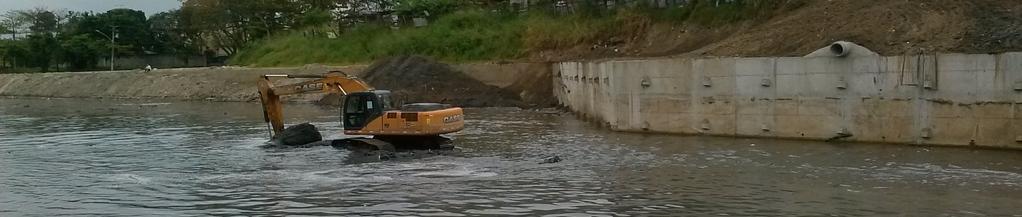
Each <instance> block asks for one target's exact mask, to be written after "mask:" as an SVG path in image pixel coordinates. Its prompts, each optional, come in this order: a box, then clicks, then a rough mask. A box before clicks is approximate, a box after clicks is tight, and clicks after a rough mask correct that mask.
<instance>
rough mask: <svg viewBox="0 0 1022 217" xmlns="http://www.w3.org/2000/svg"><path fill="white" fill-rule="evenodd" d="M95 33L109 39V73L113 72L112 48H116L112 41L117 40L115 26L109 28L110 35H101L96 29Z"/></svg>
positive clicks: (101, 32)
mask: <svg viewBox="0 0 1022 217" xmlns="http://www.w3.org/2000/svg"><path fill="white" fill-rule="evenodd" d="M96 32H98V33H99V34H102V35H103V36H106V37H107V38H109V39H110V71H113V70H114V48H115V47H116V44H115V43H116V42H115V41H114V40H115V39H117V26H110V35H107V34H106V33H103V31H99V30H98V29H97V30H96Z"/></svg>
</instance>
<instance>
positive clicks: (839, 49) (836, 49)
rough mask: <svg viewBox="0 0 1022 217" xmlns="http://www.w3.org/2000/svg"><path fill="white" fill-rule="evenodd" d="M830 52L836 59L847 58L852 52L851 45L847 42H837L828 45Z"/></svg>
mask: <svg viewBox="0 0 1022 217" xmlns="http://www.w3.org/2000/svg"><path fill="white" fill-rule="evenodd" d="M830 52H831V53H833V54H834V56H837V57H845V56H848V54H849V53H851V52H852V43H851V42H847V41H838V42H834V43H832V44H830Z"/></svg>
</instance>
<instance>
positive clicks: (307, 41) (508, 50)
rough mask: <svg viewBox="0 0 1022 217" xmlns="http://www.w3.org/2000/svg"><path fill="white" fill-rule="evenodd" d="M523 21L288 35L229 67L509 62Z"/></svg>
mask: <svg viewBox="0 0 1022 217" xmlns="http://www.w3.org/2000/svg"><path fill="white" fill-rule="evenodd" d="M522 24H523V21H522V20H521V19H518V18H516V17H513V16H507V15H499V14H497V15H494V14H488V13H487V12H483V11H479V10H468V11H459V12H456V13H453V14H450V15H447V16H444V17H442V18H440V19H439V20H437V21H435V22H434V23H432V24H431V25H430V26H429V27H428V28H402V29H400V30H393V29H391V28H389V27H386V26H383V25H359V26H357V27H354V28H353V29H351V30H349V31H347V32H345V33H343V34H340V35H339V36H338V37H337V38H335V39H330V38H327V37H321V36H306V34H305V33H306V32H305V31H302V32H291V33H288V34H286V35H283V36H279V37H271V38H267V39H264V40H262V41H259V42H256V43H254V44H255V46H252V47H249V48H248V49H244V50H242V52H240V53H239V54H238V55H237V56H235V58H234V59H233V60H234V61H233V62H232V63H234V64H240V65H255V66H294V65H302V64H307V63H358V62H367V61H371V60H372V59H374V58H377V57H385V56H392V55H398V54H422V55H430V56H437V57H443V58H444V59H447V60H454V61H459V60H477V59H496V58H513V57H517V56H519V55H520V54H521V50H520V46H508V45H516V44H521V34H520V33H521V31H520V30H521V29H522V28H523V25H522Z"/></svg>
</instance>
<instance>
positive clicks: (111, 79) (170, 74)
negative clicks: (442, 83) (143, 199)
mask: <svg viewBox="0 0 1022 217" xmlns="http://www.w3.org/2000/svg"><path fill="white" fill-rule="evenodd" d="M367 67H369V66H368V65H351V66H323V65H308V66H304V67H289V68H245V67H208V68H184V69H160V70H156V71H152V72H143V71H138V70H132V71H112V72H60V73H33V74H0V96H12V97H53V98H116V99H150V98H160V99H178V100H209V101H239V102H254V101H258V99H259V98H258V97H259V96H258V91H257V89H256V85H255V84H256V81H257V80H258V79H259V78H260V76H261V75H265V74H322V73H325V72H328V71H331V70H341V71H344V72H347V73H350V74H353V75H356V76H361V75H362V74H363V71H364V70H365V69H366V68H367ZM451 67H452V68H454V69H455V70H456V71H457V72H460V73H464V74H465V75H467V76H468V77H470V78H471V79H475V80H478V81H479V82H481V83H483V84H486V85H492V86H495V87H497V88H501V89H505V90H507V91H509V92H511V93H514V94H517V96H518V97H519V98H521V101H523V102H525V105H524V106H538V107H542V106H545V105H549V104H551V102H552V101H550V100H551V99H552V96H550V95H549V93H550V91H549V90H550V89H551V87H549V83H550V82H549V79H548V78H549V72H550V70H549V64H545V63H522V62H519V63H471V64H459V65H452V66H451ZM536 78H542V79H540V80H541V81H547V82H545V83H542V82H540V83H536V82H532V81H534V80H536ZM544 85H545V86H544ZM543 93H546V94H547V95H545V96H543V95H542V94H543ZM537 94H540V95H537ZM323 98H324V95H323V94H306V95H300V96H288V97H285V98H284V99H285V100H286V101H289V102H318V101H320V100H322V99H323ZM544 100H546V101H545V102H544Z"/></svg>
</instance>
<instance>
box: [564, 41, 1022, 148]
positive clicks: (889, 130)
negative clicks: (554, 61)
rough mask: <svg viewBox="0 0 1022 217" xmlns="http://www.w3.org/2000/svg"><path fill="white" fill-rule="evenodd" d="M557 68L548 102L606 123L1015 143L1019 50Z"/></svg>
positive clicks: (1021, 66) (1020, 119) (1020, 131)
mask: <svg viewBox="0 0 1022 217" xmlns="http://www.w3.org/2000/svg"><path fill="white" fill-rule="evenodd" d="M558 65H559V67H556V69H557V70H560V71H562V72H560V76H561V77H560V78H559V80H557V81H558V82H560V83H563V84H562V85H561V86H560V87H559V88H562V89H564V90H555V93H556V96H557V97H558V98H559V101H560V102H561V103H562V104H564V105H566V106H568V107H570V108H571V109H572V110H573V111H576V112H583V113H591V114H589V115H588V116H591V117H598V118H599V119H601V120H604V121H606V122H608V123H610V125H612V129H617V130H627V131H653V132H672V133H701V134H711V135H739V136H755V137H778V138H809V139H826V138H830V137H832V136H835V135H837V134H839V133H851V134H853V136H852V137H851V138H848V140H850V141H863V142H892V143H908V144H941V145H970V144H976V145H981V146H996V147H1018V148H1022V143H1019V142H1016V141H1015V140H1016V139H1019V138H1018V137H1022V111H1020V108H1019V107H1022V106H1020V105H1019V104H1017V103H1022V91H1015V90H1014V88H1015V87H1016V86H1019V87H1022V53H1006V54H1000V55H964V54H941V55H918V56H895V57H879V56H865V57H849V58H837V57H809V58H801V57H780V58H769V57H768V58H707V59H689V58H675V59H656V60H610V61H604V62H581V63H574V62H565V63H560V64H558ZM575 77H579V78H575ZM585 77H588V78H589V79H590V80H594V79H595V82H588V83H587V82H585V81H584V79H583V78H585ZM1016 83H1018V85H1016ZM1012 102H1015V103H1012Z"/></svg>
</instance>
